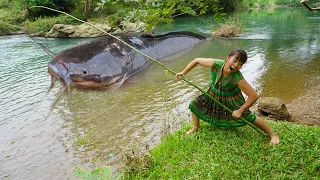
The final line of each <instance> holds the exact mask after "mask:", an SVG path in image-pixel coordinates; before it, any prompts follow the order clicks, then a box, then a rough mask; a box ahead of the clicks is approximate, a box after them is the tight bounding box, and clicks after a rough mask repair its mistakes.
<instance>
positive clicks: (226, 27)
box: [212, 17, 243, 37]
mask: <svg viewBox="0 0 320 180" xmlns="http://www.w3.org/2000/svg"><path fill="white" fill-rule="evenodd" d="M242 31H243V28H242V21H241V20H240V19H238V18H234V17H232V18H230V19H228V20H227V21H226V22H225V23H224V24H221V25H220V27H219V28H217V29H216V30H214V31H213V32H212V34H213V35H214V36H219V37H234V36H236V35H237V34H240V33H241V32H242Z"/></svg>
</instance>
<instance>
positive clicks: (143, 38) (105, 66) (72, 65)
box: [48, 32, 206, 88]
mask: <svg viewBox="0 0 320 180" xmlns="http://www.w3.org/2000/svg"><path fill="white" fill-rule="evenodd" d="M117 37H118V38H120V39H121V40H123V41H125V42H126V43H128V44H130V45H131V46H133V47H135V48H136V49H138V50H139V51H141V52H142V53H144V54H146V55H148V56H150V57H152V58H153V59H156V60H161V59H162V58H164V57H166V56H169V55H172V54H174V53H177V52H180V51H182V50H185V49H188V48H190V47H193V46H195V45H196V44H198V43H200V42H202V41H203V40H205V39H206V37H204V36H202V35H199V34H195V33H192V32H170V33H166V34H159V35H150V34H122V35H117ZM151 63H152V61H150V60H149V59H148V58H147V57H145V56H143V55H142V54H140V53H138V52H136V51H135V50H133V49H132V48H130V47H129V46H127V45H125V44H124V43H122V42H120V41H119V40H117V39H116V38H113V37H111V36H106V37H102V38H99V39H97V40H95V41H92V42H90V43H87V44H83V45H80V46H76V47H73V48H70V49H67V50H65V51H62V52H61V53H59V54H57V55H55V56H53V59H52V61H51V62H50V63H49V64H48V72H49V74H50V75H51V76H52V82H51V86H53V85H54V82H55V80H56V79H60V80H62V82H63V83H64V84H66V86H67V87H68V88H69V87H70V86H78V87H90V88H98V87H110V86H119V85H121V84H122V83H123V82H124V80H126V79H127V78H129V77H130V76H132V75H134V74H136V73H138V72H140V71H141V70H142V69H144V68H146V67H147V66H148V65H150V64H151Z"/></svg>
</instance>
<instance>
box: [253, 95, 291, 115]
mask: <svg viewBox="0 0 320 180" xmlns="http://www.w3.org/2000/svg"><path fill="white" fill-rule="evenodd" d="M258 111H259V113H260V114H261V115H263V116H266V117H270V118H272V119H277V120H289V118H290V115H289V112H288V110H287V107H286V105H285V104H284V102H283V101H282V100H281V99H279V98H275V97H266V98H262V99H260V101H259V104H258Z"/></svg>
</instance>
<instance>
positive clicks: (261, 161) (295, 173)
mask: <svg viewBox="0 0 320 180" xmlns="http://www.w3.org/2000/svg"><path fill="white" fill-rule="evenodd" d="M268 123H269V124H270V125H271V127H272V128H273V130H274V131H276V132H277V133H278V134H279V135H280V138H281V143H280V145H278V146H275V147H272V146H270V145H269V144H268V140H266V139H264V137H262V136H261V135H260V134H258V133H257V132H256V131H254V130H253V129H252V128H251V127H249V126H245V127H241V128H237V129H230V130H225V129H220V128H215V127H213V126H210V125H209V124H207V123H202V125H201V129H200V131H199V132H197V133H195V134H193V135H183V132H184V131H186V130H187V129H189V128H190V127H191V126H190V125H186V126H184V127H183V128H182V129H180V130H178V131H177V132H175V133H174V134H172V135H170V136H168V137H165V138H164V139H163V140H162V142H161V143H160V144H159V146H157V147H156V148H154V149H153V150H151V152H150V154H151V157H152V159H153V160H152V161H151V163H143V162H142V163H140V165H136V164H133V165H134V166H133V165H131V166H128V169H127V171H126V173H125V174H124V179H252V178H255V179H319V177H320V150H319V147H320V137H319V134H320V127H319V126H313V127H311V126H303V125H298V124H293V123H289V122H281V123H280V122H279V123H275V122H268ZM284 125H286V126H287V127H289V128H290V129H291V130H292V131H294V132H295V133H297V134H298V135H299V136H300V137H301V138H303V139H304V141H305V142H306V143H308V144H309V145H310V147H309V146H307V145H305V144H304V143H303V142H302V141H301V140H299V139H298V138H297V137H296V136H295V135H293V134H292V133H291V132H289V131H288V130H287V129H286V128H285V126H284ZM311 147H312V148H311Z"/></svg>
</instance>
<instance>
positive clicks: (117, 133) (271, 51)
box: [0, 8, 320, 179]
mask: <svg viewBox="0 0 320 180" xmlns="http://www.w3.org/2000/svg"><path fill="white" fill-rule="evenodd" d="M234 16H237V17H239V18H240V19H241V20H242V21H243V23H244V27H245V29H244V30H245V33H244V35H242V36H240V37H238V38H232V39H223V38H211V39H209V40H208V41H206V42H205V43H203V44H201V45H199V46H197V47H196V48H195V49H193V50H191V51H189V52H186V53H185V54H182V55H181V54H178V55H175V56H174V57H170V58H168V59H166V60H165V61H163V62H162V63H163V64H164V65H166V66H168V67H170V68H171V69H173V70H174V71H176V72H178V71H181V70H182V69H183V68H184V67H185V65H186V64H187V63H188V62H190V61H191V60H193V59H194V58H196V57H213V58H220V59H225V57H226V55H227V54H228V53H229V51H230V50H232V49H233V48H242V49H245V50H246V51H247V53H248V56H249V59H248V62H247V63H246V65H245V66H244V67H243V69H242V72H243V74H244V76H245V78H246V79H247V80H248V81H249V83H250V84H252V86H253V87H254V88H255V89H256V90H257V91H258V92H259V93H260V95H261V96H262V97H266V96H273V97H279V98H281V99H283V100H284V101H285V102H286V103H290V102H291V101H292V100H294V99H295V98H297V97H298V96H299V95H301V94H302V93H303V92H304V91H306V90H307V89H309V88H310V87H312V86H318V85H319V84H320V68H319V67H320V47H319V44H320V35H319V29H320V14H319V13H314V12H313V13H311V12H308V11H307V10H306V9H302V8H301V9H273V10H260V11H244V12H238V13H235V14H234ZM206 18H207V17H203V18H202V19H201V18H200V19H199V18H190V17H180V18H178V19H177V20H176V21H175V23H174V24H170V25H162V26H161V27H160V28H159V29H158V31H160V32H164V31H173V30H189V31H194V32H198V33H208V32H209V31H210V29H211V27H210V26H209V25H208V24H207V23H203V22H204V21H203V19H206ZM90 40H91V39H44V38H38V39H37V41H40V42H42V43H44V45H46V46H47V47H48V48H49V49H50V50H51V51H52V52H54V53H58V52H61V51H62V50H64V49H67V48H69V47H72V46H76V45H79V44H82V43H85V42H88V41H90ZM50 59H51V58H50V56H49V55H47V54H46V53H45V52H44V51H43V50H42V49H41V48H40V47H39V46H37V45H36V44H35V43H34V42H33V41H32V40H31V39H30V38H28V37H27V36H25V35H18V36H4V37H0V68H1V71H0V100H1V101H0V142H1V143H0V152H1V153H0V179H75V177H73V176H72V171H73V169H74V168H75V167H76V166H78V165H80V166H82V167H85V168H88V169H92V168H94V167H97V166H101V165H111V166H112V167H113V169H114V171H116V169H117V168H118V167H121V165H122V161H121V152H122V151H123V150H134V151H146V150H148V149H150V148H152V147H153V146H154V145H156V144H157V143H159V142H160V139H161V136H162V135H163V134H166V133H168V132H172V131H174V130H175V129H177V128H179V127H180V125H181V123H183V122H189V120H190V115H189V111H188V108H187V107H188V103H189V101H190V100H191V99H192V97H194V96H195V95H196V94H198V93H199V92H198V90H196V89H195V88H193V87H191V86H189V85H187V84H186V83H185V82H183V81H176V80H175V78H174V76H173V75H170V74H169V73H168V72H166V71H165V70H163V69H162V68H161V67H159V66H157V65H154V66H152V67H150V68H148V69H146V70H145V71H144V72H142V73H140V74H139V75H138V76H136V77H134V78H132V79H131V80H130V82H129V83H127V84H126V85H124V86H123V87H122V88H120V89H118V90H114V91H104V90H81V89H73V90H72V92H71V94H72V95H71V98H69V97H68V96H67V95H63V96H62V97H61V99H60V100H59V101H58V102H57V104H56V106H54V107H53V108H52V109H51V104H52V103H53V102H54V101H55V100H56V98H57V96H58V92H59V91H60V88H61V87H62V86H61V85H60V84H56V86H55V87H54V88H53V89H52V90H51V91H50V92H48V87H49V84H50V76H49V74H48V73H47V64H48V62H49V61H50ZM187 78H188V79H189V80H191V81H192V82H194V83H195V84H197V85H199V86H200V87H205V86H206V85H207V83H208V81H209V71H208V69H207V68H203V67H196V68H195V69H194V70H193V71H191V72H190V73H189V74H188V75H187Z"/></svg>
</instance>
